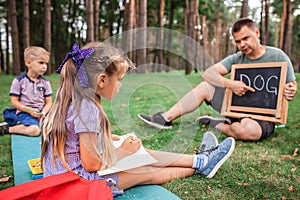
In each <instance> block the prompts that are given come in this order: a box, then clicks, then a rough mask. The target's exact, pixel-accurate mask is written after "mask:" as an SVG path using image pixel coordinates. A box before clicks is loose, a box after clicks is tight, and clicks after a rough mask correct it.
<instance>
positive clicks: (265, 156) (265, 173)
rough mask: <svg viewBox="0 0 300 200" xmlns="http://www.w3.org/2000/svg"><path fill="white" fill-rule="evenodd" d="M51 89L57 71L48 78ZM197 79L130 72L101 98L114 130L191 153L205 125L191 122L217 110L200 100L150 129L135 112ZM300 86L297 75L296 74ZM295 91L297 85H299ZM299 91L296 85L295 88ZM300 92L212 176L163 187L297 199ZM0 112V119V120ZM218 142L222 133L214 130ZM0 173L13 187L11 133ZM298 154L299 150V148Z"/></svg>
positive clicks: (2, 148) (2, 145)
mask: <svg viewBox="0 0 300 200" xmlns="http://www.w3.org/2000/svg"><path fill="white" fill-rule="evenodd" d="M47 78H48V79H49V80H51V83H52V87H53V89H54V91H55V89H56V87H57V85H58V80H59V78H58V75H56V74H55V75H51V76H48V77H47ZM12 79H13V77H12V76H6V75H0V85H1V86H2V87H1V91H0V95H1V99H0V110H3V109H4V108H6V107H8V106H10V102H9V96H8V93H9V86H10V82H11V80H12ZM200 80H201V78H200V74H191V75H188V76H186V75H184V74H183V72H182V71H180V72H178V71H172V72H171V73H160V74H156V73H154V74H152V73H150V74H128V75H127V76H126V77H125V78H124V80H123V88H122V89H121V91H120V93H119V95H118V96H117V97H116V98H115V99H114V100H112V101H106V100H103V107H104V109H105V110H106V112H107V115H108V117H109V118H110V119H111V124H112V131H113V133H116V134H123V133H127V132H131V131H134V132H135V133H136V134H137V135H138V136H139V137H141V138H142V139H143V144H144V146H146V147H148V148H152V149H158V150H167V151H175V152H180V153H184V152H185V153H192V152H193V149H194V148H197V147H198V146H199V144H200V143H201V139H202V134H203V133H204V132H205V131H207V130H209V128H207V127H201V126H198V125H196V124H195V122H194V120H195V118H196V117H197V116H199V115H204V114H210V115H218V114H217V113H216V112H215V111H213V110H212V109H211V108H210V107H208V106H206V105H202V106H201V107H200V108H199V109H197V110H196V111H194V112H192V113H190V114H188V115H185V116H183V117H181V118H180V119H177V120H175V121H174V126H173V129H172V130H161V131H160V130H156V129H153V128H149V127H148V126H146V125H145V124H144V123H143V122H141V121H140V120H139V119H138V118H137V114H138V113H144V114H152V113H155V112H158V111H164V110H167V109H168V108H169V107H170V106H171V105H173V104H174V103H175V102H177V100H178V99H179V98H180V97H182V95H183V94H185V93H186V92H187V91H188V90H189V89H191V88H192V87H194V86H195V85H196V84H197V83H199V81H200ZM297 80H298V85H299V86H300V81H299V80H300V74H297ZM298 90H299V89H298ZM299 91H300V90H299ZM299 105H300V98H299V94H297V96H296V97H295V99H294V100H293V101H291V102H290V104H289V117H288V124H287V125H286V127H285V128H277V129H276V130H275V133H274V134H273V135H272V136H271V137H269V138H268V139H266V140H264V141H262V142H241V141H237V142H236V149H235V151H234V153H233V155H232V156H231V157H230V159H229V160H228V161H227V162H226V163H225V164H224V165H223V166H222V167H221V168H220V170H219V171H218V173H217V174H216V175H215V177H214V178H212V179H206V178H204V177H201V176H197V175H194V176H191V177H188V178H184V179H178V180H174V181H171V182H170V183H167V184H164V185H163V186H164V187H165V188H167V189H168V190H170V191H172V192H173V193H175V194H176V195H178V196H179V197H180V198H182V199H187V200H190V199H300V172H299V169H298V167H299V166H300V159H299V155H296V154H295V155H293V154H294V151H295V149H296V148H299V147H300V136H299V133H300V130H299V129H300V126H299V121H300V120H299V115H300V114H299V109H300V106H299ZM2 119H3V118H2V116H0V121H2ZM215 133H216V135H217V137H218V139H219V141H221V140H223V139H224V138H225V136H224V135H222V134H221V133H220V132H215ZM0 153H1V157H0V178H1V177H5V176H10V177H11V178H10V179H9V181H8V182H5V183H1V185H0V189H4V188H7V187H11V186H13V168H12V160H11V151H10V136H9V135H5V136H2V137H0ZM298 154H299V152H298Z"/></svg>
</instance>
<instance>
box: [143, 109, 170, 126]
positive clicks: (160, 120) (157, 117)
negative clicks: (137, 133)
mask: <svg viewBox="0 0 300 200" xmlns="http://www.w3.org/2000/svg"><path fill="white" fill-rule="evenodd" d="M138 117H139V118H140V119H141V120H143V121H144V122H146V123H147V124H149V125H150V126H153V127H155V128H159V129H171V128H172V121H166V120H165V118H164V116H163V115H162V113H161V112H159V113H156V114H154V115H152V116H147V115H142V114H138Z"/></svg>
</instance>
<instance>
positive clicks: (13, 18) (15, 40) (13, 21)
mask: <svg viewBox="0 0 300 200" xmlns="http://www.w3.org/2000/svg"><path fill="white" fill-rule="evenodd" d="M8 10H9V23H10V27H11V37H12V47H13V65H12V72H13V75H18V74H20V71H21V64H20V53H19V52H20V51H19V50H20V49H19V35H18V34H19V31H18V24H17V11H16V1H15V0H9V1H8Z"/></svg>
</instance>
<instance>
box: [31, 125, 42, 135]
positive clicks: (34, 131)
mask: <svg viewBox="0 0 300 200" xmlns="http://www.w3.org/2000/svg"><path fill="white" fill-rule="evenodd" d="M29 129H30V130H29V132H30V133H29V135H30V136H39V135H40V133H41V129H40V128H39V127H38V126H33V125H32V126H30V127H29Z"/></svg>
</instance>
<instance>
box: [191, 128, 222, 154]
mask: <svg viewBox="0 0 300 200" xmlns="http://www.w3.org/2000/svg"><path fill="white" fill-rule="evenodd" d="M216 146H218V139H217V137H216V136H215V134H213V133H212V132H206V133H204V134H203V138H202V143H201V146H200V148H199V150H197V151H196V154H208V153H209V152H210V151H211V150H212V149H214V148H215V147H216Z"/></svg>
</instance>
